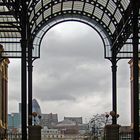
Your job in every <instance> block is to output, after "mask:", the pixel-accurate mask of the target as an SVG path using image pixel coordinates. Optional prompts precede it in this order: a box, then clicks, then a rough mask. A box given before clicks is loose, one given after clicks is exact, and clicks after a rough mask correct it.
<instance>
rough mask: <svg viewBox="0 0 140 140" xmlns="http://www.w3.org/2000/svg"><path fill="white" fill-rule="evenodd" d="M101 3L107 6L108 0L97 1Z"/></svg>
mask: <svg viewBox="0 0 140 140" xmlns="http://www.w3.org/2000/svg"><path fill="white" fill-rule="evenodd" d="M97 2H98V3H99V4H101V5H102V6H104V7H105V6H106V4H107V0H98V1H97Z"/></svg>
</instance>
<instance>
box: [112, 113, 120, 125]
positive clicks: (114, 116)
mask: <svg viewBox="0 0 140 140" xmlns="http://www.w3.org/2000/svg"><path fill="white" fill-rule="evenodd" d="M110 115H111V117H112V124H113V119H117V118H119V114H116V113H115V111H110Z"/></svg>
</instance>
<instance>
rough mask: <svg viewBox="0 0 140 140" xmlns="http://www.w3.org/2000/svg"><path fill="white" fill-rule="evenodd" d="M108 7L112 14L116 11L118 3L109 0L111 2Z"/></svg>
mask: <svg viewBox="0 0 140 140" xmlns="http://www.w3.org/2000/svg"><path fill="white" fill-rule="evenodd" d="M107 9H108V10H109V11H110V12H111V14H113V13H114V11H115V9H116V5H115V3H114V2H113V1H112V0H109V3H108V5H107Z"/></svg>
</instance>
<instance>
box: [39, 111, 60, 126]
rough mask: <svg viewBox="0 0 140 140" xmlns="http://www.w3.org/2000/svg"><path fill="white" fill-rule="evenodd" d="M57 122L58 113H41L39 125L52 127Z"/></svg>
mask: <svg viewBox="0 0 140 140" xmlns="http://www.w3.org/2000/svg"><path fill="white" fill-rule="evenodd" d="M57 123H58V115H57V114H53V113H49V114H41V125H42V126H47V127H48V128H53V127H54V126H55V125H56V124H57Z"/></svg>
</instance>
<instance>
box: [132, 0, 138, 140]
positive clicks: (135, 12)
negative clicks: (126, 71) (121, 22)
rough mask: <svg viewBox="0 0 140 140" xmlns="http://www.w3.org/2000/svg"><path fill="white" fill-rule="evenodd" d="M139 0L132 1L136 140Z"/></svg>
mask: <svg viewBox="0 0 140 140" xmlns="http://www.w3.org/2000/svg"><path fill="white" fill-rule="evenodd" d="M138 5H139V0H132V9H133V18H132V26H133V38H132V40H133V41H132V43H133V107H134V108H133V110H134V113H133V117H134V140H138V139H139V67H138V63H139V59H138V44H139V38H138V13H139V7H138Z"/></svg>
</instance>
